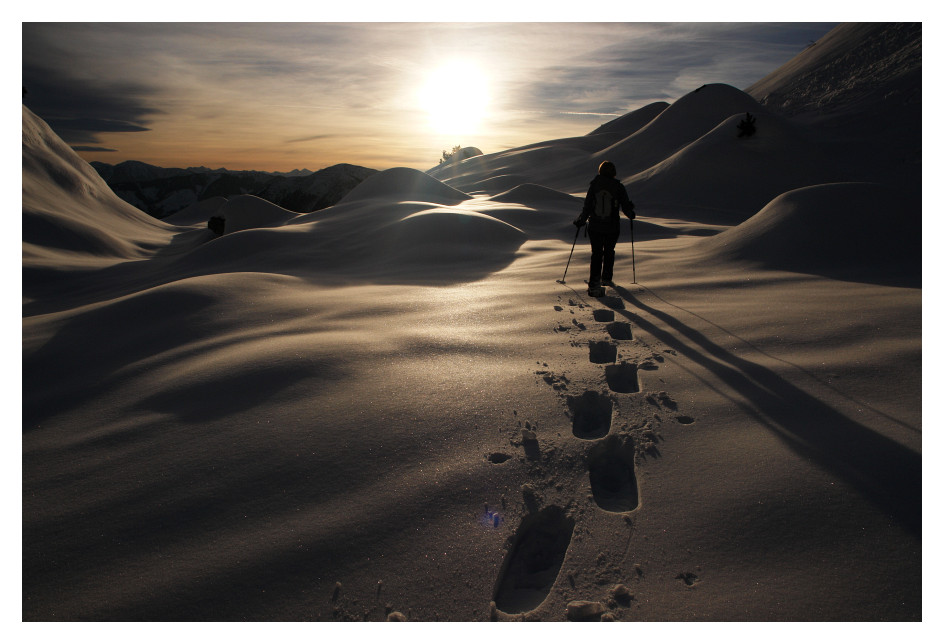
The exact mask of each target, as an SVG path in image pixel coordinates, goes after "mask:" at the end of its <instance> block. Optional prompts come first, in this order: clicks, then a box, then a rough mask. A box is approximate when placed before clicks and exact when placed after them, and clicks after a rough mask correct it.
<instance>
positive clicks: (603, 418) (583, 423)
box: [567, 391, 613, 440]
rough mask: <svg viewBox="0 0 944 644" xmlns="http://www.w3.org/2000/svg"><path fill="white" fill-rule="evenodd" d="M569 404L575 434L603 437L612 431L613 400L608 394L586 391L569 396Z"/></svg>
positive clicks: (582, 436)
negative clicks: (578, 394)
mask: <svg viewBox="0 0 944 644" xmlns="http://www.w3.org/2000/svg"><path fill="white" fill-rule="evenodd" d="M567 406H568V407H569V408H570V412H571V417H572V418H573V431H574V436H576V437H577V438H583V439H587V440H591V439H594V438H603V437H604V436H606V435H607V434H608V433H609V432H610V423H611V422H612V419H613V400H612V399H611V398H609V397H608V396H604V395H603V394H601V393H598V392H596V391H585V392H583V394H581V395H580V396H568V397H567Z"/></svg>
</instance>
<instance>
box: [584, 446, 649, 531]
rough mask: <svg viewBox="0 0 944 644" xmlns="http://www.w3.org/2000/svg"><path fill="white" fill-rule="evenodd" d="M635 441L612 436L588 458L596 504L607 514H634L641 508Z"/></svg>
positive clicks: (593, 448)
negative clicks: (635, 463)
mask: <svg viewBox="0 0 944 644" xmlns="http://www.w3.org/2000/svg"><path fill="white" fill-rule="evenodd" d="M635 454H636V449H635V445H634V443H633V439H632V438H630V437H628V436H627V437H624V438H620V437H617V436H610V437H609V438H607V439H606V440H604V441H601V442H600V443H598V444H596V445H594V446H593V447H592V448H591V449H590V451H589V453H588V454H587V466H588V469H589V470H590V489H591V491H592V492H593V500H594V501H596V503H597V505H598V506H599V507H600V508H601V509H603V510H606V511H607V512H630V511H632V510H635V509H636V508H638V507H639V487H638V484H637V483H636V470H635V466H634V457H635Z"/></svg>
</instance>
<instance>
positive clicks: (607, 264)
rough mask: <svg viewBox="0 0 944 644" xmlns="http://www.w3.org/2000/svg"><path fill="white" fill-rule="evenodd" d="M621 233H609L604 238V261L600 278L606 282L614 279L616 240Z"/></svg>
mask: <svg viewBox="0 0 944 644" xmlns="http://www.w3.org/2000/svg"><path fill="white" fill-rule="evenodd" d="M618 239H619V234H615V235H607V236H606V238H605V239H604V240H603V262H602V266H601V273H600V279H602V280H603V281H604V282H610V281H612V280H613V262H615V261H616V242H617V240H618Z"/></svg>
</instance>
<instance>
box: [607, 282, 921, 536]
mask: <svg viewBox="0 0 944 644" xmlns="http://www.w3.org/2000/svg"><path fill="white" fill-rule="evenodd" d="M643 288H645V287H643ZM647 290H648V289H647ZM616 291H617V292H618V293H619V294H620V295H621V296H622V298H623V299H624V300H625V301H626V302H627V303H628V304H631V305H632V306H634V307H635V308H636V309H638V310H639V311H641V312H643V313H646V314H648V315H650V316H652V317H653V318H655V319H656V320H657V321H658V322H659V323H661V324H657V323H654V322H652V321H650V320H647V319H646V318H644V317H643V316H642V315H637V314H633V313H631V312H629V311H628V310H615V312H616V313H619V314H621V315H623V316H625V317H627V318H628V319H630V320H631V321H632V323H633V324H635V325H636V326H637V327H638V328H640V329H642V330H644V331H646V332H648V333H649V334H650V335H652V337H654V338H656V339H657V340H659V341H660V342H663V343H664V344H665V345H666V346H668V347H670V348H671V349H674V350H675V351H677V352H678V353H679V354H681V355H683V356H685V357H686V358H688V359H689V360H692V361H693V362H695V363H696V364H699V365H701V366H702V367H704V368H705V369H707V370H708V371H710V372H711V373H713V374H714V375H715V376H717V377H718V378H719V379H720V380H721V381H722V382H724V383H725V384H727V385H728V386H729V387H731V388H732V389H734V390H736V391H737V392H739V393H740V394H741V395H743V396H744V397H745V398H746V399H747V400H748V401H750V404H748V403H742V402H738V401H736V400H733V399H732V402H734V403H735V404H737V405H738V406H739V407H741V408H742V409H744V411H746V412H747V413H748V414H750V415H751V416H753V417H754V418H755V419H756V420H757V421H758V422H760V423H762V424H763V425H765V426H766V427H768V428H770V429H771V430H772V431H774V432H775V433H776V434H777V435H778V436H780V437H781V438H783V439H784V440H785V441H786V442H787V443H788V444H789V445H791V446H792V448H793V449H795V450H796V451H797V452H799V453H801V454H803V455H804V456H807V457H809V458H811V459H812V460H814V461H815V462H817V463H819V464H820V465H822V466H824V467H826V468H827V469H829V470H830V471H832V472H834V473H836V474H838V475H839V476H841V477H842V478H843V479H845V480H846V481H848V482H849V483H850V484H851V485H853V486H854V487H855V488H856V489H858V490H859V491H860V492H862V493H863V494H864V495H865V496H866V497H867V498H869V499H870V500H872V502H874V503H875V504H876V505H878V506H879V507H880V508H881V509H882V511H884V512H885V513H886V514H888V515H889V516H892V517H894V518H895V519H896V520H897V521H899V522H900V523H901V524H902V525H904V526H905V527H906V528H907V529H908V530H909V531H910V532H912V533H913V534H915V535H916V536H918V538H920V536H921V494H922V490H921V455H920V454H917V453H915V452H913V451H911V450H910V449H908V448H906V447H903V446H902V445H900V444H898V443H896V442H895V441H893V440H891V439H889V438H886V437H885V436H882V435H881V434H878V433H876V432H875V431H873V430H871V429H869V428H868V427H866V426H864V425H862V424H860V423H857V422H856V421H854V420H852V419H850V418H848V417H847V416H845V415H843V414H841V413H840V412H838V411H836V410H835V409H833V408H832V407H830V406H829V405H827V404H826V403H824V402H822V401H821V400H819V399H817V398H815V397H813V396H811V395H809V394H807V393H806V392H804V391H802V390H801V389H799V388H798V387H796V386H795V385H793V384H791V383H790V382H789V381H787V380H786V379H784V378H783V377H781V376H779V375H777V374H776V373H774V372H773V371H771V370H770V369H767V368H765V367H762V366H760V365H758V364H755V363H753V362H750V361H749V360H745V359H743V358H739V357H738V356H736V355H734V354H732V353H730V352H729V351H727V350H725V349H724V348H722V347H720V346H718V345H717V344H715V343H714V342H712V341H711V340H709V339H708V338H707V337H705V336H704V335H703V334H702V333H700V332H699V331H697V330H695V329H693V328H691V327H689V326H687V325H686V324H684V323H683V322H681V321H680V320H678V319H677V318H675V317H672V316H671V315H669V314H668V313H666V312H664V311H660V310H658V309H656V308H653V307H652V306H649V305H648V304H645V303H643V302H642V301H641V300H639V299H638V298H636V297H635V296H634V295H633V294H632V293H631V292H630V291H628V290H627V289H625V288H622V287H616ZM673 331H674V332H675V333H673ZM824 427H825V428H828V430H827V431H820V428H824Z"/></svg>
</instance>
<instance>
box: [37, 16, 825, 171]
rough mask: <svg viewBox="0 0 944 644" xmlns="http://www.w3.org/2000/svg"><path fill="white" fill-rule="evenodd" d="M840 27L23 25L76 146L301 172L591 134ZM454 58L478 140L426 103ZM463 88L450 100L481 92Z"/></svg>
mask: <svg viewBox="0 0 944 644" xmlns="http://www.w3.org/2000/svg"><path fill="white" fill-rule="evenodd" d="M830 27H831V25H824V24H806V23H805V24H799V25H778V24H770V23H762V24H746V23H735V24H724V23H690V24H684V23H683V24H672V23H658V24H641V23H442V24H433V23H330V24H329V23H300V24H295V23H292V24H283V23H235V24H228V23H209V24H205V23H179V24H175V23H130V24H128V23H103V24H89V23H25V24H24V25H23V81H24V85H25V86H26V89H27V90H28V92H29V93H28V95H27V96H26V97H25V98H24V103H26V104H27V106H29V107H30V108H31V109H33V111H35V112H36V113H37V114H39V115H40V116H41V117H43V118H45V119H46V120H47V121H48V122H50V124H51V125H52V126H53V127H54V129H56V130H57V131H58V132H59V133H60V135H62V136H63V137H64V138H66V140H67V141H68V142H70V143H73V144H82V145H85V146H86V147H99V148H106V149H112V150H114V149H120V150H121V152H120V155H126V157H125V158H136V159H139V160H145V161H149V162H153V163H157V164H169V165H175V166H186V165H214V166H217V165H225V166H227V167H248V166H250V165H255V166H257V167H258V168H259V169H282V168H266V167H263V166H262V165H259V164H264V163H267V162H272V163H280V164H285V163H286V161H285V159H286V157H287V156H288V155H287V154H286V152H288V151H291V152H293V153H294V154H295V155H296V156H295V161H293V162H292V163H291V165H293V166H295V167H301V166H306V165H307V166H309V167H312V166H317V165H319V164H323V165H330V164H332V163H339V162H348V163H359V164H361V165H368V166H371V167H378V168H380V167H389V164H393V165H410V166H412V167H428V166H431V165H433V164H434V163H435V161H436V159H437V158H438V155H439V152H440V150H441V149H443V148H447V149H448V148H451V147H452V146H453V145H455V144H457V143H462V144H464V145H476V146H477V147H480V148H482V149H484V150H489V149H490V148H491V149H492V150H493V151H494V149H495V148H494V147H493V146H499V145H503V144H505V143H506V142H508V141H517V145H522V144H526V143H532V142H536V141H540V140H543V138H562V137H566V136H573V135H578V134H584V133H586V131H590V130H592V129H594V128H595V127H597V126H598V125H600V124H601V123H603V122H605V121H606V120H609V119H610V118H612V116H614V115H619V114H623V113H626V112H627V111H630V110H632V109H635V108H638V107H641V106H643V105H645V104H648V103H651V102H654V101H669V102H671V101H673V100H675V99H677V98H678V97H680V96H681V95H683V94H684V93H686V92H688V91H691V90H693V89H695V88H697V87H698V86H699V85H701V84H704V83H708V82H724V83H729V84H731V85H735V86H737V87H742V88H743V87H746V86H747V85H749V84H751V83H753V82H754V81H756V80H759V79H760V78H761V77H763V76H764V75H766V74H767V73H768V72H770V71H773V70H774V69H775V68H776V67H778V66H779V65H781V64H783V63H784V62H786V61H787V60H789V58H790V57H792V56H793V55H795V54H796V53H798V52H799V51H801V50H802V49H803V47H804V46H805V45H806V44H807V43H808V42H809V41H810V40H815V39H816V38H818V37H820V36H821V35H823V34H824V33H826V32H827V31H828V30H829V28H830ZM451 58H463V59H466V60H471V61H473V62H474V63H475V64H476V65H478V66H479V67H480V68H482V69H483V71H484V72H485V74H486V76H487V77H488V84H489V86H488V88H487V91H488V93H489V95H490V96H491V97H492V100H491V105H490V113H491V118H490V119H488V120H487V121H486V122H485V126H484V128H483V129H482V131H480V132H479V133H478V134H476V140H468V139H466V140H463V141H453V140H451V137H449V135H448V134H447V135H442V134H436V133H435V132H433V131H431V130H430V129H429V127H428V126H427V125H426V117H425V112H424V107H425V106H424V105H421V104H420V103H419V101H418V98H417V96H418V89H419V87H420V86H421V85H422V84H423V83H424V82H426V79H427V78H428V77H429V75H430V73H431V71H432V70H433V69H435V67H437V66H438V65H439V64H441V63H442V62H444V61H446V60H449V59H451ZM458 87H459V89H458V90H456V89H450V90H446V89H445V88H444V90H443V95H442V100H443V101H444V102H447V101H459V102H461V101H463V100H464V99H466V98H468V97H469V96H471V95H472V94H474V93H476V92H481V91H485V89H486V88H481V87H475V86H469V85H462V84H459V85H458ZM280 146H288V149H287V150H285V149H282V150H280V149H277V148H279V147H280ZM267 149H271V154H268V153H267V152H266V150H267ZM247 151H251V155H252V156H247V155H248V154H249V153H248V152H247ZM86 152H89V153H90V154H91V151H90V150H86ZM96 152H99V153H100V155H101V160H107V161H109V162H117V161H119V160H123V159H119V158H117V157H118V156H119V153H111V152H104V151H96ZM267 154H268V156H267ZM201 155H206V156H201ZM208 156H212V157H213V158H207V157H208ZM86 157H87V158H90V156H89V155H86ZM106 157H107V158H106ZM381 164H387V165H385V166H381ZM323 165H322V166H321V167H323Z"/></svg>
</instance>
